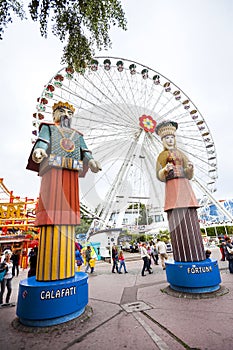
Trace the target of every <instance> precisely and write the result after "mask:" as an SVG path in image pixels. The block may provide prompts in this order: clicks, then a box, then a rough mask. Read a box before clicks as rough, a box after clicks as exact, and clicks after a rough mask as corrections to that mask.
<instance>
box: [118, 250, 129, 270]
mask: <svg viewBox="0 0 233 350" xmlns="http://www.w3.org/2000/svg"><path fill="white" fill-rule="evenodd" d="M118 260H119V263H120V267H119V270H118V273H121V268H122V266H123V267H124V271H125V273H128V271H126V266H125V258H124V255H123V251H122V250H120V253H119V255H118Z"/></svg>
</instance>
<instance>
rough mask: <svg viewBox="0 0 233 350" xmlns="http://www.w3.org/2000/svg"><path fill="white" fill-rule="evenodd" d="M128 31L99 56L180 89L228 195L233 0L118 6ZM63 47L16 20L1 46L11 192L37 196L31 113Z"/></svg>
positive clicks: (0, 133)
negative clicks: (199, 118)
mask: <svg viewBox="0 0 233 350" xmlns="http://www.w3.org/2000/svg"><path fill="white" fill-rule="evenodd" d="M122 4H123V7H124V9H125V13H126V18H127V20H128V30H127V31H126V32H125V31H122V30H121V29H114V31H112V34H111V39H112V49H110V50H108V51H102V52H100V53H99V52H96V55H103V56H115V57H122V58H127V59H130V60H132V61H137V62H139V63H141V64H144V65H146V66H148V67H150V68H151V69H154V70H156V71H158V72H160V73H161V74H162V75H164V76H165V77H167V78H168V79H170V80H171V81H172V82H174V84H176V85H177V86H178V87H179V88H180V89H182V90H183V91H184V92H185V93H186V94H187V95H188V96H189V97H190V98H191V99H192V101H193V102H194V104H195V105H196V106H197V107H198V109H199V110H200V112H201V113H202V115H203V117H204V119H205V121H206V123H207V125H208V127H209V129H210V132H211V134H212V137H213V139H214V142H215V146H216V150H217V157H218V158H217V160H218V175H219V178H218V181H217V192H216V193H215V197H216V198H217V199H226V198H233V186H232V170H233V166H232V155H231V154H232V150H233V141H232V134H233V132H232V129H233V116H232V108H231V106H232V100H233V87H232V83H233V69H232V64H233V46H232V37H233V1H232V0H221V1H219V0H189V1H187V0H144V1H139V0H128V1H122ZM62 49H63V45H62V44H61V43H60V42H59V40H58V39H56V38H55V37H53V36H52V34H51V33H50V34H49V37H48V39H43V38H41V37H40V32H39V27H38V25H37V24H35V23H31V21H26V22H21V21H20V20H15V22H14V23H13V24H11V25H9V27H8V28H7V29H6V30H5V35H4V40H2V41H1V42H0V61H1V65H0V77H1V95H0V96H1V129H0V138H1V147H0V161H1V169H0V170H1V171H0V177H3V178H4V183H5V185H6V186H7V187H8V188H9V189H10V190H13V192H14V195H18V196H21V197H23V198H24V197H26V196H27V197H29V198H35V197H37V196H38V193H39V185H40V179H39V177H38V176H37V175H36V173H34V172H31V171H28V170H26V169H25V167H26V164H27V159H28V156H29V154H30V150H31V147H32V145H31V131H32V127H31V125H32V114H33V113H34V112H35V106H36V99H37V97H39V96H40V94H41V92H42V90H43V86H44V85H45V84H46V83H47V82H48V81H49V79H50V78H51V77H52V76H53V75H54V74H55V73H56V72H57V71H58V70H59V69H60V68H61V65H60V59H61V56H62Z"/></svg>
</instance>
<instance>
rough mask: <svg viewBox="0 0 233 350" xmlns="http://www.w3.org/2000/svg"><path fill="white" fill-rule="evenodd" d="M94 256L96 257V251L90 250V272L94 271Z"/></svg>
mask: <svg viewBox="0 0 233 350" xmlns="http://www.w3.org/2000/svg"><path fill="white" fill-rule="evenodd" d="M96 258H97V255H96V253H95V252H91V259H90V261H89V265H90V268H91V273H93V272H94V269H95V260H96Z"/></svg>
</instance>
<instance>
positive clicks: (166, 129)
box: [155, 120, 178, 139]
mask: <svg viewBox="0 0 233 350" xmlns="http://www.w3.org/2000/svg"><path fill="white" fill-rule="evenodd" d="M177 128H178V124H177V123H176V122H173V121H171V120H166V121H163V122H162V123H160V124H158V125H157V126H156V128H155V132H156V134H157V135H159V136H160V137H161V139H162V138H163V137H164V136H167V135H175V133H176V130H177Z"/></svg>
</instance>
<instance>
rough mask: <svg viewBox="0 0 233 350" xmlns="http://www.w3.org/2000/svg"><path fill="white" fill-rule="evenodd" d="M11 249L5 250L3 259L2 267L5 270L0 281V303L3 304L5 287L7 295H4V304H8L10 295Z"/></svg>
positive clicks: (11, 276)
mask: <svg viewBox="0 0 233 350" xmlns="http://www.w3.org/2000/svg"><path fill="white" fill-rule="evenodd" d="M11 255H12V253H11V251H10V250H8V249H7V250H6V251H5V259H4V261H3V263H2V264H3V265H4V268H5V270H6V274H5V276H4V278H3V280H2V281H1V292H0V305H1V304H3V295H4V293H5V289H6V288H7V295H6V304H9V302H10V296H11V292H12V278H13V275H12V268H13V262H12V261H11Z"/></svg>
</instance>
